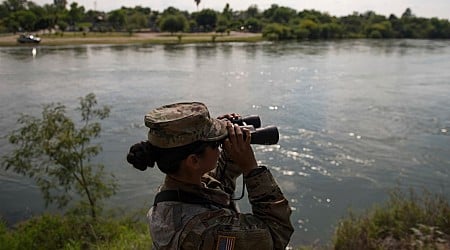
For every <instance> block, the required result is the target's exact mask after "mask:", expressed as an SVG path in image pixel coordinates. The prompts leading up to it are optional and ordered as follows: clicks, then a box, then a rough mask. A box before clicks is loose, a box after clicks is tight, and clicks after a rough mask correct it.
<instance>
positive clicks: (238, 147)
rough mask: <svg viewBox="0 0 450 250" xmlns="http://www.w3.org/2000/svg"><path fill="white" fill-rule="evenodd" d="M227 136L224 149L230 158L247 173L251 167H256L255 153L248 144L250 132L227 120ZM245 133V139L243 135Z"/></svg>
mask: <svg viewBox="0 0 450 250" xmlns="http://www.w3.org/2000/svg"><path fill="white" fill-rule="evenodd" d="M227 129H228V138H227V139H225V141H224V144H223V146H224V149H225V151H226V153H227V155H228V156H229V157H230V158H231V160H232V161H233V162H234V163H236V164H237V165H238V166H239V167H240V169H241V170H242V174H244V175H247V174H248V173H249V172H250V171H251V170H252V169H255V168H257V167H258V164H257V163H256V159H255V154H254V153H253V149H252V146H251V145H250V140H251V134H250V131H249V130H247V129H241V128H240V127H239V126H238V125H237V124H232V123H231V122H227ZM243 133H245V139H244V136H243Z"/></svg>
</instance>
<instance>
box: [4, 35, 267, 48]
mask: <svg viewBox="0 0 450 250" xmlns="http://www.w3.org/2000/svg"><path fill="white" fill-rule="evenodd" d="M17 37H18V35H12V34H9V35H7V34H4V35H2V36H0V46H27V45H24V44H19V43H17V41H16V40H17ZM39 37H41V39H42V41H41V43H40V45H48V46H53V45H78V44H136V43H142V44H144V43H145V44H178V43H181V44H184V43H207V42H217V43H221V42H258V41H262V40H263V38H262V35H261V34H255V33H239V32H231V33H230V34H225V33H224V34H221V33H179V34H168V33H131V34H130V33H126V32H124V33H121V32H106V33H98V32H87V33H83V32H65V33H58V34H41V35H39Z"/></svg>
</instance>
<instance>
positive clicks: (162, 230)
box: [127, 102, 294, 250]
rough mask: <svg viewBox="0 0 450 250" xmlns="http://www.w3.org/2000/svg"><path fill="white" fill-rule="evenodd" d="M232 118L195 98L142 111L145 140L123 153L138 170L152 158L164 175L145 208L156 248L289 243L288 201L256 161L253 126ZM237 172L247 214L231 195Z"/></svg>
mask: <svg viewBox="0 0 450 250" xmlns="http://www.w3.org/2000/svg"><path fill="white" fill-rule="evenodd" d="M235 117H238V115H237V114H228V115H224V116H221V117H219V118H218V119H214V118H211V117H210V114H209V111H208V109H207V107H206V106H205V105H204V104H203V103H199V102H189V103H175V104H169V105H165V106H162V107H159V108H156V109H153V110H152V111H150V113H148V114H147V115H146V116H145V125H146V126H147V127H148V128H150V130H149V132H148V140H147V141H143V142H140V143H136V144H134V145H133V146H131V148H130V151H129V153H128V155H127V160H128V162H129V163H130V164H132V165H133V166H134V167H135V168H137V169H140V170H145V169H147V167H150V168H153V167H154V164H155V163H156V164H157V166H158V168H159V169H160V170H161V171H162V172H163V173H165V174H166V176H165V180H164V182H163V184H162V185H161V186H160V188H159V190H158V193H157V195H156V197H155V201H154V204H153V206H152V207H151V209H150V211H149V213H148V215H147V217H148V222H149V224H150V234H151V238H152V240H153V248H154V249H208V250H212V249H227V250H231V249H242V250H248V249H250V250H252V249H253V250H263V249H280V250H281V249H285V248H286V246H287V245H288V243H289V240H290V237H291V235H292V233H293V231H294V229H293V227H292V224H291V222H290V215H291V209H290V206H289V204H288V201H287V200H286V198H285V197H284V195H283V193H282V192H281V190H280V188H279V186H278V184H277V183H276V182H275V180H274V178H273V176H272V174H271V173H270V171H269V170H268V169H267V168H266V167H264V166H258V164H257V162H256V159H255V155H254V153H253V150H252V147H251V145H250V139H251V134H250V132H249V131H248V130H243V129H241V128H240V127H239V126H238V125H235V124H232V123H231V122H229V121H228V120H231V119H232V118H235ZM227 119H228V120H227ZM244 134H245V136H244ZM221 149H222V150H221ZM241 174H242V175H243V178H244V181H245V186H246V187H247V190H248V199H249V202H250V204H251V207H252V213H251V214H250V213H248V214H244V213H240V212H239V211H238V209H237V206H236V204H235V202H234V200H233V199H232V197H233V194H234V190H235V187H236V178H237V177H239V176H240V175H241Z"/></svg>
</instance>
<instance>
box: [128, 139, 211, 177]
mask: <svg viewBox="0 0 450 250" xmlns="http://www.w3.org/2000/svg"><path fill="white" fill-rule="evenodd" d="M210 145H213V146H216V145H217V142H211V143H210V142H204V141H196V142H193V143H191V144H188V145H185V146H180V147H175V148H159V147H156V146H154V145H152V144H151V143H150V142H149V141H142V142H139V143H136V144H134V145H133V146H131V148H130V152H129V153H128V155H127V161H128V162H129V163H130V164H132V165H133V167H135V168H137V169H139V170H142V171H144V170H146V169H147V168H148V167H150V168H153V167H154V166H155V163H156V164H157V165H158V168H159V169H160V170H161V171H162V172H163V173H165V174H173V173H175V172H177V171H178V169H179V168H180V163H181V161H182V160H184V159H186V158H187V157H188V156H189V155H191V154H197V155H201V154H203V153H204V152H205V149H206V147H207V146H210Z"/></svg>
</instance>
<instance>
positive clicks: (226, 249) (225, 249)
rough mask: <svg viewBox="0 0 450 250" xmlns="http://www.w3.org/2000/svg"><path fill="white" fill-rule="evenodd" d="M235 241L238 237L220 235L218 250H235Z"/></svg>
mask: <svg viewBox="0 0 450 250" xmlns="http://www.w3.org/2000/svg"><path fill="white" fill-rule="evenodd" d="M235 240H236V237H230V236H222V235H219V240H218V241H217V247H216V249H217V250H233V249H234V241H235Z"/></svg>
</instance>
